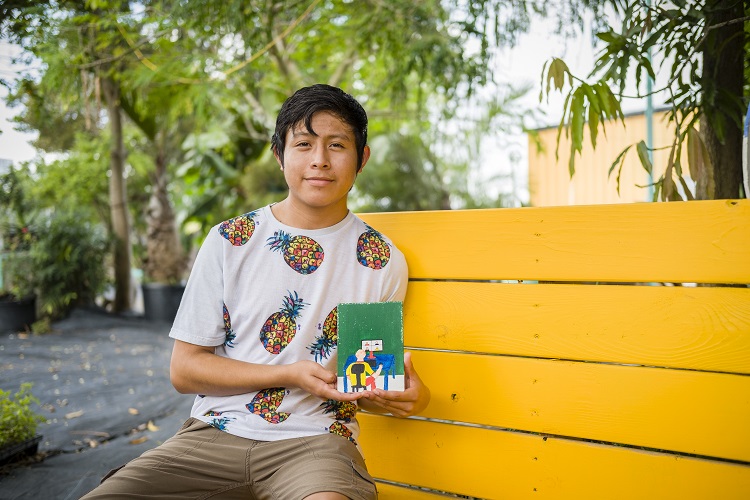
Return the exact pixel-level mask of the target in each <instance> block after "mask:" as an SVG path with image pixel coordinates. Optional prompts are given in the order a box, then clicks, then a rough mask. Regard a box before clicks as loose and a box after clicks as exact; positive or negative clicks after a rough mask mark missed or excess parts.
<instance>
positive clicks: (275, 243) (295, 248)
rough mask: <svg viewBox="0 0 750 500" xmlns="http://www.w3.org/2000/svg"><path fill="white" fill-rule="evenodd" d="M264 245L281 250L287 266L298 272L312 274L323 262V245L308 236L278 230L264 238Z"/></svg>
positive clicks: (276, 250)
mask: <svg viewBox="0 0 750 500" xmlns="http://www.w3.org/2000/svg"><path fill="white" fill-rule="evenodd" d="M266 245H267V246H269V247H271V250H273V251H275V252H281V253H282V254H283V255H284V260H285V261H286V263H287V264H288V265H289V267H291V268H292V269H294V270H295V271H297V272H298V273H300V274H312V273H314V272H315V271H317V269H318V268H319V267H320V266H321V265H322V264H323V247H321V246H320V244H319V243H318V242H317V241H315V240H314V239H312V238H310V237H307V236H299V235H298V236H292V235H290V234H289V233H286V232H284V231H281V230H279V231H276V232H274V233H273V236H271V237H270V238H268V239H267V240H266Z"/></svg>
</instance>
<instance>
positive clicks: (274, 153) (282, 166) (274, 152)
mask: <svg viewBox="0 0 750 500" xmlns="http://www.w3.org/2000/svg"><path fill="white" fill-rule="evenodd" d="M273 157H274V158H276V163H278V164H279V168H280V169H281V171H282V172H283V171H284V162H283V161H281V158H279V153H278V152H277V151H276V148H274V149H273Z"/></svg>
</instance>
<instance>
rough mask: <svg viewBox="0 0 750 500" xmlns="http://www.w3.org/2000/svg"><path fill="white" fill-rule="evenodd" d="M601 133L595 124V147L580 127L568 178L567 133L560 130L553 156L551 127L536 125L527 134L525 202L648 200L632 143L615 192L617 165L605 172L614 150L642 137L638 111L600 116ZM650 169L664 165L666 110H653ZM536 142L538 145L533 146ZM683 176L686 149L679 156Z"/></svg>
mask: <svg viewBox="0 0 750 500" xmlns="http://www.w3.org/2000/svg"><path fill="white" fill-rule="evenodd" d="M605 125H606V136H605V135H604V133H603V132H602V131H601V128H600V129H599V135H598V136H597V143H596V149H594V148H592V147H591V141H590V136H589V131H588V127H585V128H584V143H583V150H582V152H581V155H580V156H576V160H575V175H574V176H573V178H572V179H571V178H570V174H569V172H568V159H569V158H570V139H569V138H567V137H566V136H565V129H563V131H562V135H561V137H560V146H559V150H558V151H559V158H558V159H555V149H556V147H557V144H556V141H557V127H552V128H547V129H542V130H539V131H537V134H538V142H535V141H534V139H533V138H529V202H530V204H531V206H535V207H542V206H560V205H600V204H608V203H634V202H643V201H651V197H649V190H648V188H645V187H637V186H639V185H640V186H646V185H647V184H648V183H649V179H648V174H647V173H646V170H645V169H644V168H643V167H642V166H641V163H640V160H639V159H638V153H637V152H636V148H635V146H633V147H632V148H630V150H629V151H628V153H627V156H626V158H625V162H624V164H623V167H622V173H621V176H620V191H619V194H618V192H617V170H615V171H613V172H612V175H611V176H608V172H609V168H610V166H611V165H612V163H613V162H614V161H615V159H616V158H617V156H618V155H619V154H620V152H621V151H622V150H623V149H624V148H626V147H627V146H628V145H630V144H636V143H638V142H639V141H641V140H645V138H646V117H645V115H644V114H637V115H631V116H627V117H626V118H625V125H624V126H623V124H622V122H620V121H617V122H606V123H605ZM653 138H654V146H655V147H656V148H663V149H657V150H656V151H654V155H653V157H654V170H655V177H656V179H658V178H659V177H660V176H661V175H662V174H663V172H664V169H665V168H666V165H667V161H668V158H669V148H668V146H671V144H672V140H673V138H674V125H673V124H671V123H669V122H668V121H667V117H666V112H664V111H660V112H655V113H654V114H653ZM539 145H541V148H539ZM682 165H683V167H684V168H685V170H686V171H685V172H683V174H684V175H683V176H684V177H685V178H687V177H688V174H689V173H688V172H687V155H686V154H684V155H683V157H682ZM690 183H691V181H688V185H690Z"/></svg>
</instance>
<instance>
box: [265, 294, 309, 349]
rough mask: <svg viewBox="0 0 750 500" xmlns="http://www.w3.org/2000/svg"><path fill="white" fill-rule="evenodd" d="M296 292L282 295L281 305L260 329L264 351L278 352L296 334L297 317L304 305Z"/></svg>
mask: <svg viewBox="0 0 750 500" xmlns="http://www.w3.org/2000/svg"><path fill="white" fill-rule="evenodd" d="M306 305H307V304H305V303H304V302H303V301H302V299H301V298H300V297H299V296H298V295H297V292H289V295H287V296H286V297H284V302H283V305H282V306H281V309H280V310H279V311H278V312H275V313H273V314H272V315H271V316H269V317H268V319H267V320H266V322H265V323H264V324H263V328H261V329H260V341H261V342H262V343H263V347H265V349H266V351H268V352H270V353H271V354H279V353H280V352H281V351H283V350H284V348H285V347H286V346H288V345H289V343H290V342H291V341H292V339H293V338H294V336H295V335H296V334H297V318H298V317H299V313H300V311H301V310H302V309H303V308H304V307H305V306H306Z"/></svg>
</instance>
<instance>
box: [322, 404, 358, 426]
mask: <svg viewBox="0 0 750 500" xmlns="http://www.w3.org/2000/svg"><path fill="white" fill-rule="evenodd" d="M320 406H322V407H323V413H333V418H335V419H336V420H343V421H344V422H351V421H352V419H353V418H354V416H355V415H356V414H357V405H356V404H355V403H352V402H351V401H335V400H333V399H329V400H326V401H323V402H322V403H320Z"/></svg>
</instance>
